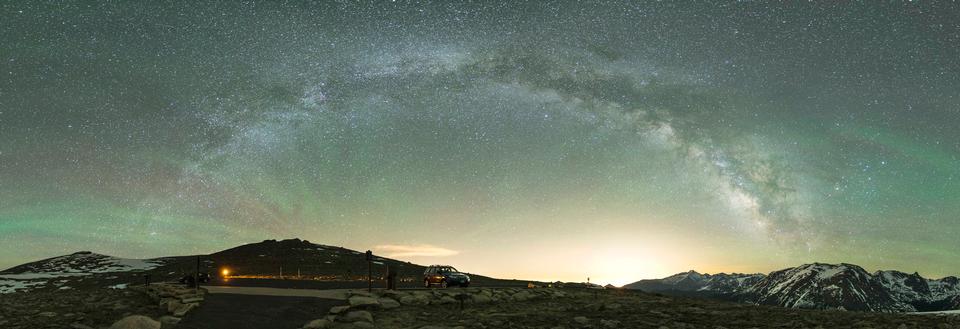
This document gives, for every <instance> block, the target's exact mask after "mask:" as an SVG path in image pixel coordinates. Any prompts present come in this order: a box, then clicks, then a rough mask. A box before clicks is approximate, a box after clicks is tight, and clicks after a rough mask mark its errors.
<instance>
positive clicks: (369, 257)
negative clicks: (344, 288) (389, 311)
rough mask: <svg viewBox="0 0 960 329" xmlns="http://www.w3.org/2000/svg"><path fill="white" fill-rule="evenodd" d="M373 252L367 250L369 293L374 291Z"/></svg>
mask: <svg viewBox="0 0 960 329" xmlns="http://www.w3.org/2000/svg"><path fill="white" fill-rule="evenodd" d="M372 262H373V252H372V251H370V250H367V292H372V291H373V263H372Z"/></svg>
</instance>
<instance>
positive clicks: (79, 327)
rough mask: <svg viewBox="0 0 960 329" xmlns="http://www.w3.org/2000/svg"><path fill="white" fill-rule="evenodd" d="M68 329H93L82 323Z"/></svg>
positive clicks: (72, 325)
mask: <svg viewBox="0 0 960 329" xmlns="http://www.w3.org/2000/svg"><path fill="white" fill-rule="evenodd" d="M0 324H2V323H0ZM70 329H93V328H91V327H90V326H88V325H85V324H83V323H73V324H71V325H70Z"/></svg>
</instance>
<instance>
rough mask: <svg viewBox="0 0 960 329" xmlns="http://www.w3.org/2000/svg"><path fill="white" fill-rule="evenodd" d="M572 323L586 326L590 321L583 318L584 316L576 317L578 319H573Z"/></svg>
mask: <svg viewBox="0 0 960 329" xmlns="http://www.w3.org/2000/svg"><path fill="white" fill-rule="evenodd" d="M573 322H576V323H579V324H588V323H590V319H587V317H585V316H578V317H575V318H573Z"/></svg>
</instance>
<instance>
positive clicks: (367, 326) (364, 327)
mask: <svg viewBox="0 0 960 329" xmlns="http://www.w3.org/2000/svg"><path fill="white" fill-rule="evenodd" d="M350 327H351V328H358V329H371V328H376V327H375V326H374V325H373V323H370V322H354V323H352V324H351V325H350Z"/></svg>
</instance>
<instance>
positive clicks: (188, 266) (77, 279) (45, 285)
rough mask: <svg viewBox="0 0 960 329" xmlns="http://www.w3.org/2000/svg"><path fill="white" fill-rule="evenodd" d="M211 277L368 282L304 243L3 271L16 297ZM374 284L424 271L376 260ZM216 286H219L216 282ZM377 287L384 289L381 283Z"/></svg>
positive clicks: (362, 270)
mask: <svg viewBox="0 0 960 329" xmlns="http://www.w3.org/2000/svg"><path fill="white" fill-rule="evenodd" d="M198 258H199V261H200V271H201V273H209V274H211V275H212V276H213V277H214V279H215V280H214V281H216V279H219V274H220V273H221V271H222V270H223V269H229V271H230V275H231V276H232V277H234V278H248V279H252V280H253V279H259V280H265V279H274V280H279V279H283V280H301V281H302V282H304V283H308V282H310V281H314V282H320V281H340V282H343V281H350V282H359V281H362V280H366V276H367V273H368V268H367V262H366V256H365V255H364V253H363V252H360V251H356V250H350V249H347V248H342V247H335V246H327V245H321V244H314V243H311V242H310V241H306V240H300V239H289V240H280V241H277V240H265V241H262V242H258V243H251V244H246V245H242V246H238V247H235V248H230V249H227V250H223V251H219V252H216V253H212V254H209V255H192V256H176V257H163V258H155V259H125V258H118V257H113V256H108V255H101V254H97V253H93V252H89V251H83V252H77V253H73V254H70V255H64V256H59V257H54V258H49V259H44V260H40V261H36V262H31V263H27V264H23V265H19V266H16V267H13V268H10V269H7V270H4V271H0V294H4V293H12V292H15V291H56V290H68V289H81V288H89V287H100V288H107V287H115V288H116V287H126V286H127V285H130V284H142V283H143V282H145V281H146V280H147V279H148V278H147V277H149V280H150V281H152V282H159V281H176V280H178V279H180V278H182V277H183V276H185V275H190V274H192V273H194V272H195V271H196V268H197V260H198ZM372 265H373V266H372V274H373V278H374V280H375V281H376V280H381V279H382V278H383V277H384V276H385V275H386V268H387V266H388V265H389V266H390V267H392V268H393V269H395V270H396V271H397V273H399V276H398V280H399V281H400V284H401V286H419V285H420V284H421V283H420V280H421V275H422V274H423V271H424V269H425V267H424V266H423V265H417V264H412V263H409V262H403V261H399V260H395V259H389V258H384V257H379V256H375V258H374V261H373V262H372ZM470 277H471V280H472V282H473V283H474V284H479V285H487V286H492V285H496V286H525V285H526V284H527V281H515V280H500V279H494V278H490V277H486V276H483V275H478V274H470ZM214 283H216V282H214ZM377 285H381V284H380V283H378V284H377Z"/></svg>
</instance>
